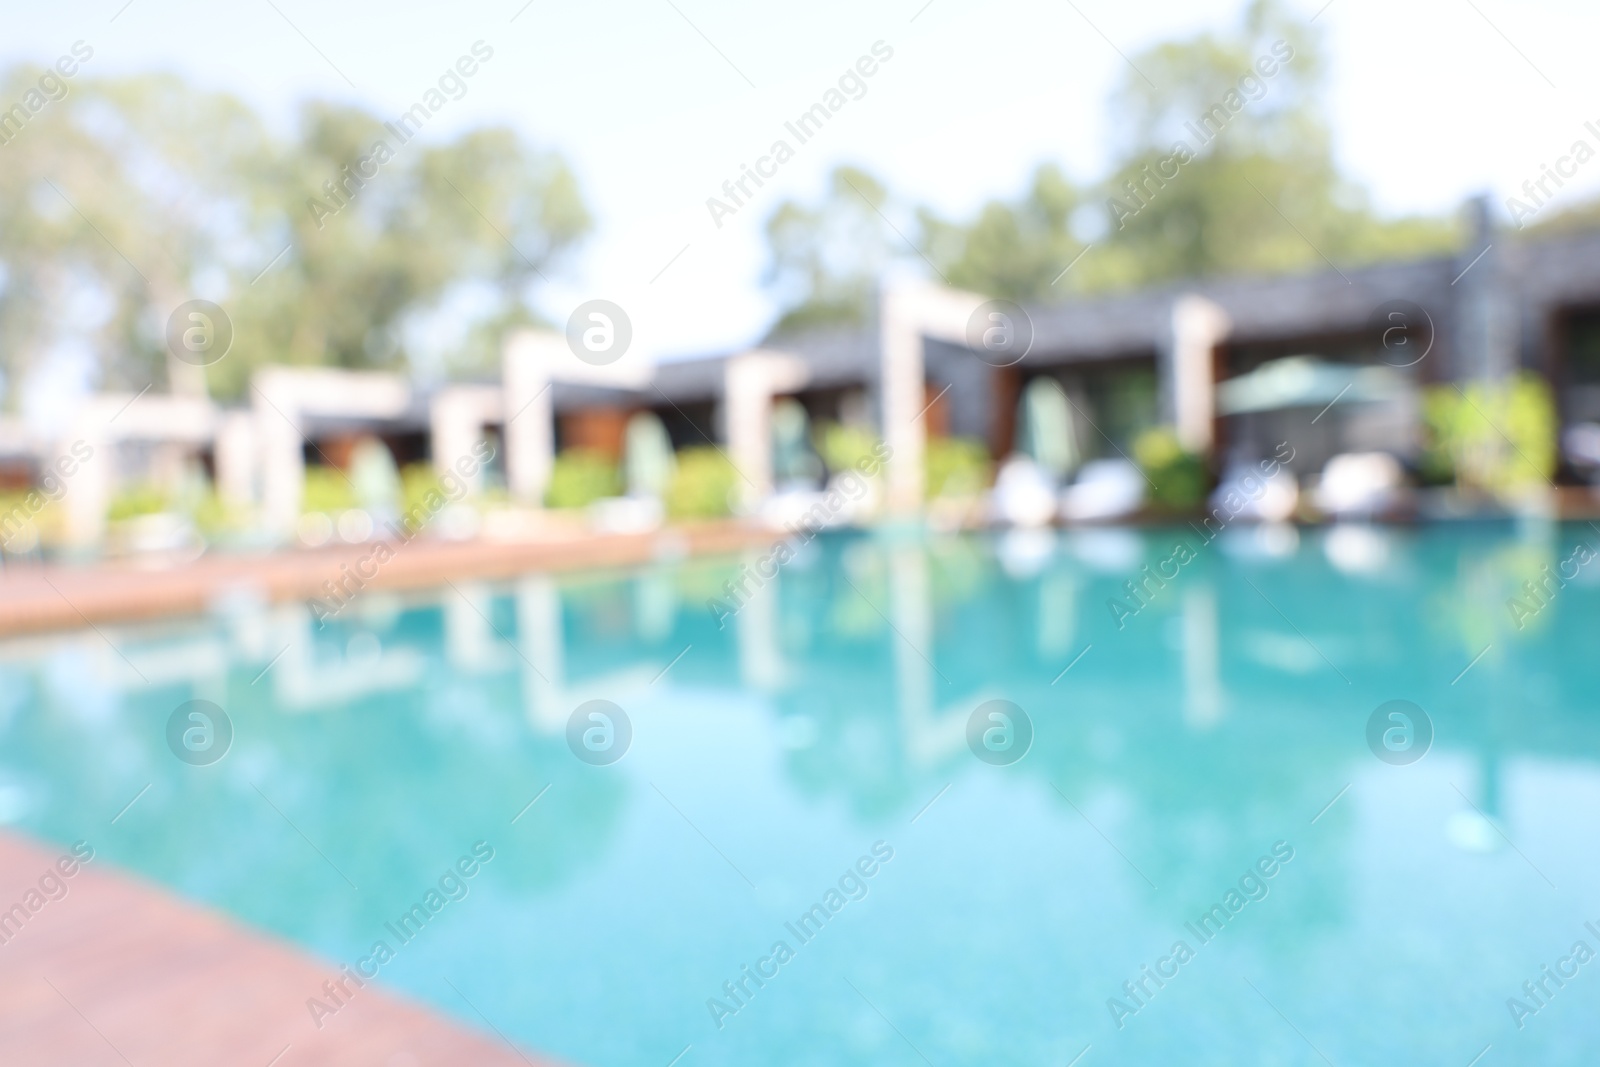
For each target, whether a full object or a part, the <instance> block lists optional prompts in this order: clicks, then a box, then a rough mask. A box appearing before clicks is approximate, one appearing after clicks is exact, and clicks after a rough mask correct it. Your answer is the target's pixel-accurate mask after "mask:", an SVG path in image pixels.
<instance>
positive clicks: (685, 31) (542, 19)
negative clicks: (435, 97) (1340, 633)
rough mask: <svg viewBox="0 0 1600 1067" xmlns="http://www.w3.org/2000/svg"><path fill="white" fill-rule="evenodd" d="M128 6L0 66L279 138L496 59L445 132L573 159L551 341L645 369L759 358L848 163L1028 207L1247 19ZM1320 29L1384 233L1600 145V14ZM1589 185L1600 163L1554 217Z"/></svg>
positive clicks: (1351, 145) (1423, 3)
mask: <svg viewBox="0 0 1600 1067" xmlns="http://www.w3.org/2000/svg"><path fill="white" fill-rule="evenodd" d="M123 2H124V0H96V2H94V3H60V4H51V5H46V4H37V5H32V4H30V5H26V6H25V5H23V4H22V3H21V2H20V0H9V2H8V3H7V7H8V8H10V10H8V11H6V12H5V17H4V20H3V24H4V33H3V37H0V61H11V60H31V61H34V62H52V61H54V59H55V57H56V56H58V55H60V54H62V53H65V52H66V51H67V50H68V48H69V47H70V46H71V44H72V43H73V41H75V40H78V39H84V40H87V41H88V42H89V43H90V44H92V45H93V46H94V48H95V56H94V59H93V60H92V61H91V62H90V63H89V64H88V65H87V67H86V71H87V72H89V73H92V74H94V75H107V74H113V73H129V72H135V71H145V70H152V69H166V70H175V71H177V72H179V73H181V74H183V75H184V76H186V77H187V78H188V79H190V80H191V81H193V82H195V83H198V84H200V85H203V86H206V87H209V88H217V89H226V90H229V91H232V92H234V93H237V94H238V95H240V96H242V97H243V98H245V99H246V100H248V101H249V102H250V103H252V104H253V105H254V106H256V107H257V108H258V109H260V110H261V111H262V112H264V113H265V114H267V115H268V116H269V117H271V118H272V119H274V120H275V121H278V122H282V123H287V122H289V120H290V119H291V117H292V115H293V114H294V110H295V107H296V105H297V104H298V103H299V102H300V101H301V100H303V99H304V98H306V97H309V96H322V97H329V98H334V99H341V100H347V101H352V102H358V103H361V104H364V105H366V106H368V107H370V108H372V109H374V110H376V111H378V112H380V113H381V114H383V115H384V116H385V117H392V116H394V115H397V114H398V113H399V112H400V111H402V110H404V108H406V107H408V106H409V105H410V104H411V103H412V102H413V101H415V100H416V99H417V98H418V97H419V96H420V94H421V93H422V91H423V90H424V89H425V88H427V87H429V86H430V85H431V84H433V82H434V81H435V80H436V79H437V77H438V75H439V73H440V72H442V71H443V70H444V69H445V68H446V67H447V66H448V65H450V64H451V63H453V62H454V60H455V59H456V57H457V56H459V55H462V54H465V53H466V52H467V51H468V49H469V47H470V45H471V44H472V42H473V41H475V40H478V39H480V38H481V39H483V40H484V41H485V42H486V43H488V44H489V45H490V46H491V47H492V48H493V49H494V50H495V55H494V58H493V59H492V60H491V61H490V62H489V63H488V64H486V65H485V67H484V69H483V70H482V71H481V72H480V73H479V74H478V75H477V76H476V77H475V78H473V79H472V80H471V82H470V92H469V93H468V95H467V96H466V97H465V98H464V99H462V100H460V101H458V102H452V103H451V104H450V105H449V106H448V107H447V108H446V109H445V110H444V112H443V113H442V114H440V115H439V116H438V117H437V118H435V119H434V120H433V121H432V122H431V123H430V124H429V127H428V134H427V135H428V136H429V137H441V136H448V135H449V134H451V133H453V132H455V131H458V130H460V129H462V128H465V127H468V126H471V125H477V124H482V123H487V122H504V123H510V124H512V125H514V126H516V127H517V128H518V129H520V130H521V131H522V132H523V133H524V134H525V135H526V136H527V137H528V138H529V139H530V140H531V141H533V142H534V143H536V144H538V145H541V146H545V147H549V148H553V149H555V150H557V151H559V152H561V153H562V154H563V155H564V156H565V157H566V158H567V159H568V161H569V162H570V163H571V164H572V165H573V166H574V167H575V168H576V170H577V172H578V175H579V178H580V181H581V183H582V188H583V191H584V195H585V197H586V199H587V200H588V202H589V204H590V206H591V209H592V210H593V212H594V214H595V216H596V219H597V227H596V230H595V232H594V234H593V235H592V236H591V238H590V239H589V240H588V242H587V244H586V245H585V248H584V250H583V253H582V255H581V257H580V258H579V260H578V261H577V265H576V268H575V273H574V276H573V278H572V279H571V280H570V282H569V283H563V284H561V285H560V286H559V288H556V289H551V290H548V291H546V292H544V294H543V297H542V300H543V303H544V308H543V310H544V311H545V313H546V314H547V315H548V316H549V317H550V318H551V319H552V321H555V322H557V323H561V322H564V321H565V320H566V317H567V314H568V313H569V312H570V310H571V309H572V308H573V307H574V306H576V305H577V304H578V303H579V302H581V301H582V300H585V299H589V298H592V297H604V298H607V299H610V300H614V301H616V302H617V303H619V304H621V305H622V306H623V307H624V308H625V309H627V311H628V312H629V314H630V316H631V317H632V319H633V322H634V336H635V341H634V344H635V345H636V346H640V347H641V348H642V350H643V353H644V354H647V355H655V356H671V355H684V354H693V353H700V352H707V351H715V350H725V349H729V348H733V347H737V346H739V345H743V344H748V343H750V342H752V341H754V340H755V339H757V338H759V337H760V336H761V334H762V333H763V332H764V330H765V327H766V326H767V324H768V323H769V322H770V321H771V319H772V317H773V314H774V310H773V308H772V306H771V303H770V301H769V300H768V299H767V297H766V295H765V294H764V293H763V291H762V289H761V286H760V275H761V271H762V268H763V265H764V256H763V245H762V239H761V224H762V222H763V220H764V219H765V217H766V215H767V214H768V212H770V210H771V209H772V207H773V206H774V205H775V204H776V203H777V202H778V201H779V200H780V199H781V198H782V197H783V196H785V195H801V196H806V197H811V196H814V195H816V194H817V193H818V192H819V191H820V190H821V189H822V186H823V180H824V178H825V176H826V174H827V172H828V171H829V169H830V168H831V167H832V166H833V165H834V164H836V163H840V162H853V163H858V164H861V165H864V166H866V167H867V168H868V169H869V170H871V171H873V172H875V173H877V174H878V175H879V176H880V177H883V178H884V179H886V180H887V181H888V183H889V185H890V188H891V189H893V190H894V191H895V192H897V193H899V194H900V195H902V196H904V197H906V198H908V199H912V200H916V201H921V202H926V203H929V204H932V205H933V206H935V207H936V208H938V209H940V210H941V211H943V212H945V213H946V214H947V215H964V214H965V213H967V212H969V211H970V210H971V209H972V208H973V207H975V206H976V205H977V204H979V203H981V202H982V201H983V200H985V199H988V198H990V197H994V196H1005V197H1010V196H1014V195H1015V194H1016V193H1018V192H1019V191H1020V190H1021V188H1022V186H1023V183H1024V181H1025V180H1026V178H1027V176H1028V175H1029V173H1030V172H1031V171H1032V169H1033V168H1034V166H1035V165H1036V164H1037V163H1038V162H1040V161H1043V160H1057V161H1060V162H1061V163H1062V164H1063V165H1064V166H1065V167H1066V168H1067V170H1068V172H1069V173H1071V174H1072V175H1073V176H1074V177H1076V178H1078V179H1081V180H1090V179H1093V178H1095V177H1098V176H1099V174H1100V173H1101V171H1102V169H1103V167H1104V164H1105V158H1106V153H1105V145H1106V143H1107V140H1108V138H1107V131H1106V129H1105V126H1104V118H1103V116H1104V104H1105V99H1106V96H1107V93H1108V92H1109V90H1110V89H1111V87H1112V85H1113V84H1114V82H1115V80H1116V79H1117V78H1118V77H1119V76H1120V75H1121V74H1122V72H1123V71H1124V69H1125V67H1124V63H1123V60H1122V58H1121V57H1120V56H1119V55H1118V51H1117V49H1120V50H1121V51H1122V52H1123V53H1127V54H1132V53H1133V52H1135V51H1137V50H1138V49H1140V48H1142V47H1144V46H1146V45H1148V44H1151V43H1153V42H1155V41H1158V40H1161V39H1164V38H1168V37H1171V36H1174V35H1179V34H1187V33H1190V32H1193V31H1195V30H1197V29H1201V28H1205V27H1224V26H1227V25H1231V24H1232V23H1233V22H1234V21H1235V20H1236V19H1237V17H1238V14H1239V11H1240V9H1241V6H1242V5H1241V3H1240V2H1239V0H1181V2H1180V0H1144V2H1142V3H1139V4H1128V3H1125V2H1117V0H1071V2H1064V0H1054V2H1051V3H1043V2H1039V0H994V2H989V3H984V2H981V0H932V3H930V4H927V6H926V7H925V8H924V7H923V4H924V0H892V2H865V3H864V2H862V0H808V2H807V3H804V4H795V5H785V7H784V8H783V9H778V8H777V7H776V6H774V7H773V8H772V9H771V10H767V11H762V10H760V9H759V8H758V5H754V4H749V3H739V2H734V0H615V2H603V0H602V2H594V3H584V2H572V0H566V2H556V0H532V3H530V4H528V5H527V7H526V9H525V10H522V11H521V12H520V14H519V13H518V12H519V8H521V7H522V6H523V0H455V2H453V3H451V4H450V5H448V9H447V10H446V11H438V10H433V9H437V8H445V7H446V5H442V4H438V5H430V4H424V3H420V2H418V0H381V2H379V0H339V2H334V0H270V2H269V0H233V2H232V3H228V4H226V5H224V4H217V3H215V2H201V0H132V3H131V4H130V5H129V6H127V7H126V9H125V10H122V11H121V12H120V14H119V13H118V9H119V8H121V7H122V5H123ZM274 4H276V8H277V10H274V6H273V5H274ZM1320 4H1321V0H1304V2H1301V3H1299V4H1297V7H1298V9H1299V10H1302V11H1303V12H1305V13H1307V14H1310V13H1314V12H1315V11H1316V10H1317V8H1318V6H1320ZM674 5H676V10H675V9H674ZM1074 5H1075V6H1074ZM919 9H921V10H920V12H919ZM280 12H281V14H280ZM680 12H681V14H680ZM113 16H115V19H114V21H113ZM513 16H516V17H515V20H514V21H513ZM913 17H914V21H913ZM287 20H292V23H293V26H294V27H298V29H299V31H301V32H297V31H296V29H295V28H292V27H291V25H290V23H289V21H287ZM691 21H692V25H691ZM1317 24H1318V25H1319V26H1321V27H1323V28H1325V30H1326V31H1327V34H1328V37H1329V40H1328V45H1329V51H1330V60H1331V85H1330V100H1329V104H1330V108H1331V118H1332V121H1333V125H1334V131H1335V136H1336V144H1337V149H1338V152H1339V155H1340V159H1341V162H1342V164H1343V165H1344V166H1345V167H1346V168H1347V169H1348V170H1349V171H1350V172H1351V173H1353V174H1354V175H1355V176H1356V177H1357V178H1358V179H1360V180H1362V181H1364V182H1365V183H1366V184H1367V185H1368V186H1369V187H1370V188H1371V189H1372V190H1373V192H1374V194H1375V196H1376V198H1377V201H1378V203H1379V205H1380V207H1381V208H1383V209H1386V210H1390V211H1412V210H1427V211H1437V210H1444V209H1451V208H1453V207H1455V206H1456V205H1457V204H1459V202H1460V201H1461V200H1462V199H1463V198H1464V197H1466V196H1468V195H1470V194H1471V193H1473V192H1475V191H1478V190H1483V189H1489V190H1492V191H1494V192H1495V193H1496V194H1497V195H1498V196H1499V197H1501V198H1503V197H1504V196H1506V195H1508V194H1510V193H1512V192H1514V191H1515V190H1516V189H1517V188H1518V187H1520V185H1521V184H1522V182H1523V181H1524V180H1525V179H1527V178H1530V177H1537V176H1538V173H1539V168H1540V165H1541V164H1542V163H1547V162H1553V161H1554V160H1555V158H1556V157H1557V156H1559V155H1562V154H1564V153H1565V152H1566V151H1567V150H1568V148H1569V146H1570V145H1571V143H1572V142H1573V140H1574V139H1576V138H1578V137H1580V136H1584V137H1587V138H1588V139H1589V140H1590V142H1591V143H1593V144H1597V145H1600V136H1596V135H1594V134H1588V133H1586V131H1585V130H1584V128H1583V123H1584V121H1585V120H1588V119H1593V120H1596V122H1597V128H1600V94H1597V92H1596V89H1597V88H1600V65H1597V64H1595V63H1594V61H1593V58H1592V55H1590V54H1589V53H1590V52H1591V50H1592V42H1594V41H1596V40H1600V7H1597V6H1596V5H1594V4H1593V0H1385V2H1382V3H1380V2H1377V0H1332V3H1331V4H1329V5H1328V6H1327V8H1326V9H1325V11H1324V12H1323V13H1322V15H1321V16H1320V18H1319V20H1318V23H1317ZM696 27H698V30H697V29H696ZM302 33H303V34H304V36H303V37H302ZM702 33H703V35H704V36H702ZM1102 33H1103V35H1104V36H1102ZM1107 38H1109V39H1110V43H1108V41H1107ZM1508 38H1509V40H1508ZM308 39H309V41H308ZM880 39H881V40H883V41H885V42H886V43H887V44H889V45H890V46H891V47H893V49H894V58H893V59H892V60H890V61H889V62H888V63H886V64H885V65H883V67H882V68H881V70H880V71H879V72H878V73H877V75H875V76H874V77H873V78H872V79H871V80H870V82H869V87H870V88H869V92H868V93H867V95H866V96H865V98H863V99H861V100H859V101H852V102H851V103H850V104H849V105H848V106H847V107H845V108H844V109H843V110H842V111H841V112H840V113H839V115H838V116H836V117H835V118H834V120H833V121H832V122H831V123H830V124H829V125H828V126H827V128H826V129H825V131H824V132H823V133H821V134H820V135H819V136H817V137H816V138H815V139H813V140H812V141H810V142H809V143H807V144H805V145H803V146H799V148H798V151H797V154H796V157H795V158H794V159H793V160H791V161H790V162H789V163H788V164H787V165H786V166H784V167H783V168H782V169H781V171H780V172H779V175H778V177H777V178H776V179H774V180H772V181H769V182H768V183H767V185H766V187H765V188H763V189H762V190H760V193H759V196H758V198H757V199H756V200H755V201H754V202H753V203H752V204H751V205H750V206H749V207H748V208H746V209H744V210H741V211H740V212H739V213H738V214H737V215H736V216H735V217H734V218H732V219H728V220H725V221H724V226H723V228H722V229H721V230H718V229H716V228H715V227H714V226H713V225H712V223H711V220H710V216H709V214H708V213H707V211H706V207H705V199H706V197H708V196H711V195H713V194H715V193H717V192H718V190H719V188H720V186H721V184H722V182H723V181H724V180H725V179H728V178H732V177H736V176H737V175H738V173H739V166H740V164H741V163H754V162H755V158H756V157H757V156H758V155H761V154H763V153H764V152H765V151H766V148H767V146H768V145H769V144H771V142H772V141H773V140H774V139H775V138H776V137H778V136H783V135H784V133H783V129H782V126H783V122H784V121H785V120H786V119H790V118H793V117H794V116H795V115H797V114H799V113H800V112H801V111H803V110H805V108H806V107H808V106H809V105H810V104H812V103H813V102H815V101H816V100H817V99H818V98H820V96H821V94H822V93H823V91H824V90H826V89H827V88H828V87H830V86H831V85H832V84H833V83H834V81H835V80H836V79H837V77H838V75H839V73H841V72H842V71H843V70H844V69H845V68H846V67H847V66H849V65H851V64H852V63H854V61H855V59H856V58H857V57H858V56H860V55H863V54H866V53H867V52H868V51H869V49H870V47H871V45H872V43H873V42H874V41H877V40H880ZM319 50H320V52H321V53H324V54H325V56H326V59H325V58H324V57H323V55H319V54H318V52H319ZM719 52H720V53H721V55H719ZM1519 52H1520V53H1521V54H1519ZM724 57H725V58H724ZM1524 57H1526V58H1524ZM335 67H337V71H336V70H335ZM735 68H737V70H736V69H735ZM1535 68H1537V69H1535ZM338 71H342V72H343V74H344V75H346V76H348V78H349V79H350V81H351V82H353V83H354V86H355V88H351V86H350V85H349V84H347V83H346V81H345V80H344V77H342V76H341V74H340V73H338ZM1540 72H1542V74H1541V73H1540ZM1546 76H1547V77H1548V79H1549V82H1553V83H1554V86H1555V87H1552V85H1551V84H1549V83H1547V81H1546V80H1545V79H1546ZM746 79H748V82H749V83H753V85H754V88H752V86H751V84H749V83H747V81H746ZM10 103H11V101H6V102H5V104H6V105H9V104H10ZM196 136H197V137H202V138H203V137H204V136H205V134H204V131H196ZM790 140H791V144H792V143H793V141H792V139H790ZM1596 188H1600V160H1596V161H1594V162H1592V163H1590V164H1589V165H1588V167H1587V168H1586V169H1585V170H1584V171H1583V172H1582V173H1580V175H1579V176H1578V178H1577V179H1576V180H1575V181H1574V182H1573V183H1569V186H1568V189H1567V191H1564V192H1563V194H1562V198H1561V201H1560V202H1570V201H1571V200H1573V199H1576V198H1577V197H1578V196H1581V195H1582V194H1583V192H1584V191H1591V192H1592V191H1593V190H1595V189H1596ZM685 246H687V249H686V250H684V249H685ZM680 250H683V251H682V254H681V256H678V258H677V260H676V261H675V262H674V261H673V257H674V256H675V255H678V253H679V252H680ZM669 262H671V263H672V265H671V267H670V268H667V269H666V270H665V271H664V272H663V268H665V267H667V264H668V263H669ZM658 273H660V277H659V278H658V279H657V280H656V281H654V282H653V283H652V281H651V279H652V278H655V277H656V275H657V274H658Z"/></svg>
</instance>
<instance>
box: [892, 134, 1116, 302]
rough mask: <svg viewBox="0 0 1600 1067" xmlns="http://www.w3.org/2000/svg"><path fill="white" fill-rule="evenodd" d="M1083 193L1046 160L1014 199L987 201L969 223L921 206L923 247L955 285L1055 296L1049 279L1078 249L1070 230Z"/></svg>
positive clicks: (1019, 296) (1010, 295) (1010, 294)
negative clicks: (1019, 196)
mask: <svg viewBox="0 0 1600 1067" xmlns="http://www.w3.org/2000/svg"><path fill="white" fill-rule="evenodd" d="M1083 195H1084V194H1083V193H1082V192H1081V191H1080V190H1079V189H1078V188H1077V187H1076V186H1075V185H1073V184H1072V182H1071V181H1070V180H1069V179H1068V178H1067V177H1066V176H1065V175H1064V174H1063V173H1062V172H1061V169H1060V168H1059V167H1057V166H1055V165H1054V164H1046V165H1044V166H1041V167H1039V169H1038V170H1036V171H1035V172H1034V175H1033V184H1032V186H1031V187H1030V188H1029V189H1028V191H1027V193H1026V194H1024V196H1023V197H1022V198H1021V199H1020V200H1019V201H1017V202H1015V203H1006V202H1004V201H1001V200H991V201H989V202H988V203H987V204H985V205H984V206H983V207H982V208H981V209H979V211H978V215H977V217H976V218H975V219H973V220H972V221H971V222H970V223H965V224H963V223H957V222H949V221H946V220H943V219H941V218H939V216H938V215H936V214H935V213H934V212H932V211H930V210H928V209H926V208H924V209H922V210H921V211H920V212H919V213H918V217H919V220H920V221H921V224H922V231H923V235H924V241H925V245H924V247H925V248H926V249H927V251H928V255H929V256H930V258H932V259H933V260H934V262H936V263H939V264H941V268H940V269H941V270H942V271H943V272H944V276H945V277H946V278H948V279H949V281H950V284H951V285H954V286H956V287H958V288H961V289H971V290H974V291H976V292H980V293H987V294H989V295H990V296H998V297H1005V298H1006V299H1008V300H1048V299H1050V298H1052V297H1057V296H1060V295H1061V293H1062V291H1063V290H1062V289H1061V288H1059V287H1056V286H1054V285H1052V282H1054V280H1055V279H1056V278H1057V277H1058V276H1059V275H1060V273H1061V271H1062V269H1063V268H1064V267H1065V266H1066V265H1067V264H1069V263H1071V262H1072V261H1073V260H1074V259H1075V258H1076V257H1077V256H1078V253H1080V252H1082V251H1083V249H1084V244H1083V242H1082V241H1080V240H1078V238H1076V237H1074V236H1073V234H1072V231H1071V222H1072V215H1073V213H1074V212H1075V211H1076V210H1077V209H1078V208H1079V207H1080V206H1081V205H1082V203H1083Z"/></svg>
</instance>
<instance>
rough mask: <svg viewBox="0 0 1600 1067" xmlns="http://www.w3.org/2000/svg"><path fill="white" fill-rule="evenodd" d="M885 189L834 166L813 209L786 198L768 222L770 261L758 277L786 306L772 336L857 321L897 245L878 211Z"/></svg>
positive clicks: (867, 314) (867, 307) (867, 310)
mask: <svg viewBox="0 0 1600 1067" xmlns="http://www.w3.org/2000/svg"><path fill="white" fill-rule="evenodd" d="M887 201H888V191H887V190H886V189H885V187H884V185H883V183H882V182H880V181H878V180H877V179H876V178H874V177H872V175H870V174H868V173H867V172H866V171H863V170H860V169H858V168H855V167H838V168H836V169H835V170H834V172H833V175H832V177H831V178H830V180H829V184H828V192H827V194H826V195H825V196H824V197H823V199H822V200H821V202H819V203H818V204H816V205H815V206H810V207H808V206H806V205H804V204H801V203H799V202H797V201H794V200H785V201H784V202H783V203H781V204H779V205H778V207H777V209H776V210H775V211H773V213H772V215H771V216H770V217H768V219H767V247H768V249H769V251H770V253H771V257H772V258H771V262H770V264H769V265H768V267H767V273H766V277H765V278H764V279H763V280H764V281H765V282H766V284H767V285H769V286H770V287H772V288H773V289H774V290H775V291H776V292H777V294H778V297H779V299H780V300H781V301H782V302H783V304H784V306H785V307H787V308H788V310H787V311H786V312H785V313H784V315H783V316H782V317H781V318H779V320H778V322H777V324H776V325H774V326H773V328H772V334H773V335H774V336H782V335H785V334H793V333H800V332H803V331H805V330H809V329H815V328H818V327H826V326H837V325H860V324H862V323H864V322H866V321H868V319H869V318H870V316H871V312H872V302H873V296H874V286H875V285H876V281H877V277H878V274H879V273H880V272H881V271H882V269H883V268H884V266H885V265H887V264H888V263H889V261H890V260H891V259H892V258H893V256H894V255H895V252H896V250H897V248H898V246H897V245H896V244H894V243H893V240H892V236H893V235H892V232H891V230H890V228H889V227H888V226H887V224H886V223H885V221H884V219H883V216H882V214H881V212H882V211H883V209H884V207H885V206H886V205H887Z"/></svg>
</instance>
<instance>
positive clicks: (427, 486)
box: [400, 463, 445, 515]
mask: <svg viewBox="0 0 1600 1067" xmlns="http://www.w3.org/2000/svg"><path fill="white" fill-rule="evenodd" d="M429 493H437V494H438V495H439V496H441V497H442V496H444V495H445V492H444V486H442V485H440V484H439V475H438V474H436V473H435V472H434V469H433V464H431V463H407V464H406V465H405V466H404V467H402V468H401V470H400V514H401V515H413V514H416V515H432V514H433V512H434V509H433V508H432V507H429V506H428V494H429ZM435 503H437V498H435Z"/></svg>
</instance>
